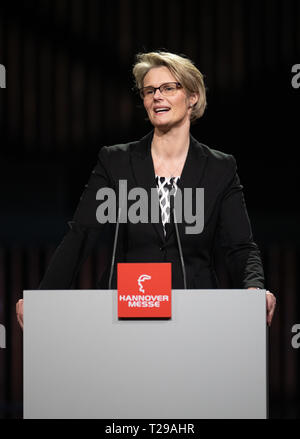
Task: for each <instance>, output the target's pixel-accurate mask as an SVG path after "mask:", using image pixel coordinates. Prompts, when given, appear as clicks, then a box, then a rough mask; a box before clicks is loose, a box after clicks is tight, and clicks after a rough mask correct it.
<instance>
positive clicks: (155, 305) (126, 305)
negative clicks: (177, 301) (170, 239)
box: [118, 263, 171, 318]
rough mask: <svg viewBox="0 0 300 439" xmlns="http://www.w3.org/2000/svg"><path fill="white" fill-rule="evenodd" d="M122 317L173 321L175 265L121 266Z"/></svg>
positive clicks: (119, 274)
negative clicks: (173, 268) (172, 270)
mask: <svg viewBox="0 0 300 439" xmlns="http://www.w3.org/2000/svg"><path fill="white" fill-rule="evenodd" d="M118 316H119V317H121V318H130V317H131V318H149V317H150V318H162V317H164V318H171V264H170V263H136V264H131V263H128V264H118Z"/></svg>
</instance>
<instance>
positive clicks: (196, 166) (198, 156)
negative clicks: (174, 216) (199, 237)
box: [167, 135, 207, 238]
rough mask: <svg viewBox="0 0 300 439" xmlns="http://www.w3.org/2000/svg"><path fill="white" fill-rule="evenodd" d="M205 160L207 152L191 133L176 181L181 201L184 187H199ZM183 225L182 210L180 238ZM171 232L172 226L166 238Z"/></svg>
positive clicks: (182, 233) (183, 230)
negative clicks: (186, 152) (185, 155)
mask: <svg viewBox="0 0 300 439" xmlns="http://www.w3.org/2000/svg"><path fill="white" fill-rule="evenodd" d="M206 160H207V154H206V153H205V151H204V149H203V147H202V146H201V144H200V143H199V142H198V141H197V140H196V139H195V138H194V137H193V136H192V135H191V136H190V147H189V151H188V154H187V158H186V161H185V164H184V167H183V170H182V174H181V177H180V180H179V182H178V188H180V190H181V192H182V201H183V195H184V189H185V188H191V189H195V188H200V187H201V181H202V178H203V176H204V171H205V166H206ZM175 199H176V197H175ZM182 209H183V207H182ZM185 226H186V223H185V220H184V212H182V221H181V222H180V223H178V232H179V235H180V238H182V237H183V236H184V234H185ZM172 233H174V227H172V229H171V231H170V234H169V235H168V236H167V238H169V236H170V235H172Z"/></svg>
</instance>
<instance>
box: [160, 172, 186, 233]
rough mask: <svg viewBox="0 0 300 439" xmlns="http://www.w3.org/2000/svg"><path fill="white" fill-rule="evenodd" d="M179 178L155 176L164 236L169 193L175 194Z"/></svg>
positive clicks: (168, 213)
mask: <svg viewBox="0 0 300 439" xmlns="http://www.w3.org/2000/svg"><path fill="white" fill-rule="evenodd" d="M179 179H180V177H168V178H167V177H159V176H158V175H156V176H155V181H156V187H157V191H158V198H159V204H160V210H161V219H162V224H163V229H164V234H165V235H166V229H165V225H166V223H169V222H170V191H171V190H172V189H174V194H173V193H172V195H174V196H175V195H176V192H177V188H178V186H177V184H178V181H179Z"/></svg>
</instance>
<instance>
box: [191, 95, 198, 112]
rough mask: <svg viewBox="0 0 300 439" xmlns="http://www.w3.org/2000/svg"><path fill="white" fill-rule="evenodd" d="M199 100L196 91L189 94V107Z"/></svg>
mask: <svg viewBox="0 0 300 439" xmlns="http://www.w3.org/2000/svg"><path fill="white" fill-rule="evenodd" d="M198 100H199V95H198V94H197V93H192V94H191V95H190V96H189V108H193V107H194V106H195V105H196V104H197V102H198Z"/></svg>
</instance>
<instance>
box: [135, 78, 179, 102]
mask: <svg viewBox="0 0 300 439" xmlns="http://www.w3.org/2000/svg"><path fill="white" fill-rule="evenodd" d="M179 88H182V85H181V84H180V82H166V83H165V84H161V85H160V86H159V87H151V86H149V87H143V88H140V89H139V92H140V96H141V98H142V99H146V98H151V97H153V96H154V95H155V92H156V90H159V91H160V93H161V94H162V95H163V96H173V95H174V94H175V93H176V91H177V90H178V89H179Z"/></svg>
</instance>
